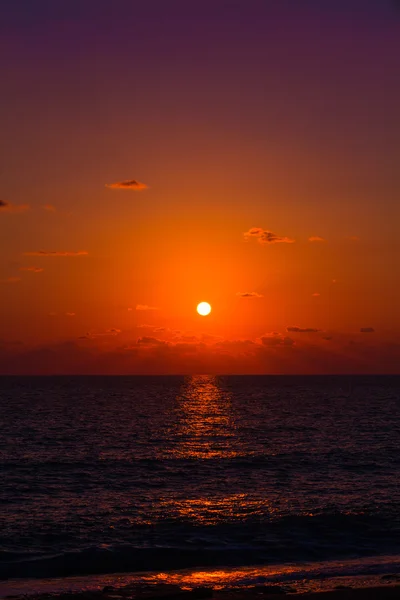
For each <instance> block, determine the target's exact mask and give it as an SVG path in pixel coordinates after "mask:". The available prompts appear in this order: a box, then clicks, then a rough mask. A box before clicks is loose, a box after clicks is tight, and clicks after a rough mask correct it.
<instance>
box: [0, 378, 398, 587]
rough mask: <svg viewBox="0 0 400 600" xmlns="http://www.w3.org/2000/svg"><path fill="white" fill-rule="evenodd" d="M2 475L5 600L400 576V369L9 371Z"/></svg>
mask: <svg viewBox="0 0 400 600" xmlns="http://www.w3.org/2000/svg"><path fill="white" fill-rule="evenodd" d="M0 475H1V484H0V502H1V505H0V580H1V581H0V595H2V596H5V595H10V594H12V593H13V594H19V593H28V592H32V591H35V592H40V591H62V590H67V589H68V590H77V589H89V588H95V589H97V588H99V587H101V586H103V585H106V584H107V585H114V584H115V585H123V584H127V583H130V584H135V583H137V584H138V585H143V584H146V585H153V584H154V585H157V584H159V583H160V582H161V583H165V582H167V583H168V582H169V583H176V584H178V585H181V586H183V587H185V588H187V589H190V588H191V587H196V586H198V585H212V586H213V587H217V588H224V587H229V586H231V587H232V586H234V587H240V586H252V585H263V584H267V583H280V584H282V585H290V586H292V588H291V589H292V590H293V586H294V589H297V590H302V589H309V588H313V586H314V588H313V589H315V587H318V586H319V588H320V589H321V588H323V586H324V585H325V586H326V585H327V582H330V584H331V585H332V582H336V583H337V582H338V581H339V582H343V581H345V582H348V581H349V580H351V581H357V579H358V580H359V581H366V580H368V578H371V577H374V578H375V579H377V578H378V579H379V580H382V581H389V580H391V579H392V580H396V578H398V579H400V575H399V573H400V377H395V376H393V377H391V376H304V377H302V376H208V375H204V376H202V375H195V376H170V377H167V376H160V377H158V376H154V377H150V376H143V377H141V376H133V377H128V376H127V377H98V376H93V377H92V376H91V377H86V376H80V377H73V376H71V377H66V376H62V377H1V378H0ZM307 586H308V587H307Z"/></svg>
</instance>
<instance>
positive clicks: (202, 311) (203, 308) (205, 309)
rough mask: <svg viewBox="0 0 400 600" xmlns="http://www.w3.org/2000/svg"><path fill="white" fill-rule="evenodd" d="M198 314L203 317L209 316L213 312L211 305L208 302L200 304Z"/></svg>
mask: <svg viewBox="0 0 400 600" xmlns="http://www.w3.org/2000/svg"><path fill="white" fill-rule="evenodd" d="M197 312H198V313H199V315H201V316H202V317H205V316H207V315H209V314H210V312H211V304H208V302H200V304H198V305H197Z"/></svg>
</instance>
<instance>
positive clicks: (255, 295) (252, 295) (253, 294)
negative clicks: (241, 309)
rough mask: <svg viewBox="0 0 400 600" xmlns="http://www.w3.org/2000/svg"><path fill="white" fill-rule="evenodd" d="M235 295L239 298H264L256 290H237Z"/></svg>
mask: <svg viewBox="0 0 400 600" xmlns="http://www.w3.org/2000/svg"><path fill="white" fill-rule="evenodd" d="M236 296H240V298H264V296H263V295H262V294H259V293H258V292H237V294H236Z"/></svg>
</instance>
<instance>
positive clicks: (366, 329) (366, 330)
mask: <svg viewBox="0 0 400 600" xmlns="http://www.w3.org/2000/svg"><path fill="white" fill-rule="evenodd" d="M360 333H375V329H374V328H373V327H361V329H360Z"/></svg>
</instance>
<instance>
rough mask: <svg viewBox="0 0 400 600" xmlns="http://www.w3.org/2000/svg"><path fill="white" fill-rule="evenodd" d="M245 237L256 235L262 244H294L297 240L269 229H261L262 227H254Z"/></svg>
mask: <svg viewBox="0 0 400 600" xmlns="http://www.w3.org/2000/svg"><path fill="white" fill-rule="evenodd" d="M244 237H245V239H248V238H249V237H255V238H257V239H258V241H259V243H260V244H293V243H294V241H295V240H292V239H291V238H288V237H282V236H279V235H277V234H276V233H273V232H272V231H268V230H267V229H261V227H252V228H251V229H249V230H248V231H246V232H245V233H244Z"/></svg>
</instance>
